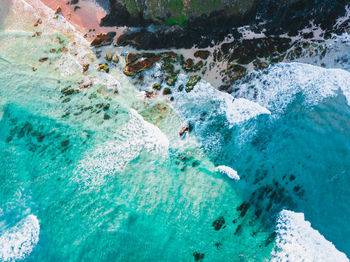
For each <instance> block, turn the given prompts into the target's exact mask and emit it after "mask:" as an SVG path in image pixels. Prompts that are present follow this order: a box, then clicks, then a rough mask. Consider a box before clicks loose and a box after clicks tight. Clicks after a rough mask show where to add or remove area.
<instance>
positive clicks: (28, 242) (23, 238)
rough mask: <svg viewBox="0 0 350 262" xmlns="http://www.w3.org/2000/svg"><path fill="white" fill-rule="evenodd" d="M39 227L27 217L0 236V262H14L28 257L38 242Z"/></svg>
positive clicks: (31, 217) (32, 217) (35, 220)
mask: <svg viewBox="0 0 350 262" xmlns="http://www.w3.org/2000/svg"><path fill="white" fill-rule="evenodd" d="M39 231H40V225H39V221H38V219H37V217H36V216H34V215H28V216H27V217H26V218H24V219H22V220H21V221H19V222H18V223H17V224H16V225H15V226H13V227H12V228H9V229H8V230H6V231H5V232H4V233H3V234H2V235H1V236H0V261H14V260H18V259H24V258H25V257H26V256H28V255H29V254H30V253H31V252H32V250H33V248H34V247H35V246H36V244H37V243H38V241H39Z"/></svg>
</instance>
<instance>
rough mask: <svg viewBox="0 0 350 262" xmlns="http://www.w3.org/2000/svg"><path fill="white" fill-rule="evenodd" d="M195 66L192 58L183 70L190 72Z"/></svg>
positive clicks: (186, 62) (187, 61) (184, 65)
mask: <svg viewBox="0 0 350 262" xmlns="http://www.w3.org/2000/svg"><path fill="white" fill-rule="evenodd" d="M193 65H194V63H193V60H192V59H191V58H188V59H187V60H186V61H185V63H184V64H183V69H184V70H185V71H187V72H190V71H192V67H193Z"/></svg>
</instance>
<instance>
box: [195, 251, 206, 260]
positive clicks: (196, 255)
mask: <svg viewBox="0 0 350 262" xmlns="http://www.w3.org/2000/svg"><path fill="white" fill-rule="evenodd" d="M193 256H194V261H200V260H203V259H204V257H205V255H204V254H202V253H199V252H194V253H193Z"/></svg>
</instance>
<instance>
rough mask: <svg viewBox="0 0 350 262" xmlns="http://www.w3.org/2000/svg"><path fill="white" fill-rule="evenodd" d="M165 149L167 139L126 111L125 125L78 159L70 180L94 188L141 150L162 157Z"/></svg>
mask: <svg viewBox="0 0 350 262" xmlns="http://www.w3.org/2000/svg"><path fill="white" fill-rule="evenodd" d="M168 149H169V140H168V138H167V136H166V135H165V134H164V133H163V132H162V131H161V130H160V129H159V128H158V127H156V126H154V125H152V124H151V123H148V122H147V121H145V120H144V119H143V117H142V116H141V115H139V114H138V113H137V112H136V111H135V110H134V109H130V120H129V122H128V123H127V124H126V125H125V126H124V128H123V129H122V130H121V131H119V132H118V134H117V136H116V137H115V138H114V139H112V140H110V141H107V142H105V143H103V144H102V145H100V146H98V147H97V149H95V150H94V151H93V153H92V154H91V155H89V156H87V157H86V158H84V159H82V161H81V162H80V164H79V165H78V168H77V169H76V170H75V175H76V176H75V178H74V180H76V181H77V182H80V183H83V184H85V185H90V186H98V185H101V184H103V183H104V181H105V179H106V178H107V177H108V176H113V175H114V174H115V173H118V172H121V171H123V170H124V168H125V166H126V165H127V164H128V163H129V162H130V161H131V160H133V159H135V158H136V157H138V156H139V154H140V153H141V151H142V150H146V151H147V152H150V153H153V154H157V155H160V156H166V155H167V153H168Z"/></svg>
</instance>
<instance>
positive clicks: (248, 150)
mask: <svg viewBox="0 0 350 262" xmlns="http://www.w3.org/2000/svg"><path fill="white" fill-rule="evenodd" d="M56 37H57V36H56V35H43V36H42V37H40V38H39V39H37V38H32V37H31V35H30V34H27V33H23V32H21V33H13V32H2V33H1V36H0V181H1V182H0V249H1V250H2V251H0V260H4V261H12V260H21V259H24V260H25V261H194V260H203V261H270V260H271V259H276V257H275V253H274V252H278V250H279V248H280V249H281V247H280V246H278V243H277V242H276V240H275V239H276V237H277V238H278V236H279V234H280V232H279V231H278V230H277V229H276V221H277V219H278V217H279V216H281V215H280V212H281V211H282V210H292V211H293V212H298V213H304V215H305V220H306V221H310V222H311V226H312V228H313V229H315V230H318V231H319V233H320V234H321V235H323V236H324V238H325V239H326V240H324V241H326V242H327V243H329V242H332V243H333V244H334V245H335V248H336V249H337V250H336V249H335V248H334V247H333V248H334V250H333V249H332V250H331V251H330V252H331V253H332V252H333V253H334V252H343V253H345V254H346V255H347V256H349V255H350V237H349V236H350V232H349V231H350V227H349V219H348V218H349V216H350V203H349V201H350V200H349V199H350V189H349V184H350V173H349V172H350V171H349V170H350V139H349V137H350V107H349V102H350V101H349V100H347V97H346V95H347V94H348V92H350V73H349V72H348V71H346V70H343V69H337V70H333V69H324V68H321V67H318V66H311V65H307V64H301V63H290V64H279V65H276V66H271V67H269V69H267V71H266V72H265V73H257V74H256V75H255V77H254V78H253V80H251V81H252V82H250V83H248V84H242V85H241V86H240V88H241V91H240V93H239V94H237V97H236V99H234V97H233V96H231V95H229V94H223V93H220V92H218V91H216V90H215V89H214V88H212V87H211V86H210V85H209V84H207V83H204V82H201V83H200V84H199V86H198V87H197V89H196V90H193V92H191V93H189V94H187V95H183V94H179V93H176V92H175V93H174V97H175V101H174V102H173V103H169V102H168V101H167V100H166V99H156V100H152V101H149V100H145V99H143V98H140V97H139V92H140V90H144V89H145V88H146V86H133V85H132V84H130V83H129V82H127V81H125V78H119V79H117V80H118V81H119V82H120V87H119V89H120V90H119V94H117V95H113V94H112V93H110V92H108V91H106V89H104V87H103V85H100V86H93V87H91V88H90V89H88V90H85V91H83V92H77V93H74V94H67V93H65V92H66V91H67V89H65V88H66V87H67V86H71V87H72V88H73V89H74V87H76V86H77V84H76V81H77V79H79V77H80V76H79V74H76V75H72V76H67V77H62V76H60V75H59V74H58V73H57V72H56V70H55V69H54V68H55V67H54V65H50V64H49V62H47V63H46V64H44V65H41V64H38V62H37V61H38V59H39V58H40V57H42V56H43V55H47V53H45V52H47V50H49V49H50V48H53V47H55V48H59V43H57V41H56V40H55V39H56ZM9 39H11V43H9ZM67 41H68V40H67ZM28 50H31V52H28ZM45 50H46V51H45ZM52 56H54V55H52ZM54 58H55V57H50V58H49V59H54ZM33 64H35V66H38V70H37V71H33V69H32V67H33ZM37 64H38V65H37ZM115 70H117V69H115ZM155 70H156V69H155ZM103 75H104V74H103V73H98V74H97V75H96V77H97V78H98V77H101V78H102V77H104V76H103ZM181 77H183V78H184V79H185V78H186V76H181ZM181 77H180V79H181ZM252 84H253V85H254V87H255V90H256V91H254V92H255V94H254V95H253V94H252V93H251V88H249V85H252ZM67 98H68V99H67ZM349 99H350V98H349ZM186 121H190V122H191V123H192V124H193V126H194V130H193V132H192V133H191V134H190V135H187V136H186V138H185V139H181V138H180V137H179V136H178V130H179V128H181V126H182V125H183V123H184V122H186ZM222 165H225V166H228V167H231V168H233V169H234V170H236V171H237V172H238V175H239V176H240V180H232V179H230V178H229V177H228V176H226V175H225V174H222V173H220V172H218V171H217V166H222ZM304 222H305V221H304ZM310 228H311V227H310ZM310 230H311V229H310ZM312 234H314V231H312ZM285 235H286V239H288V238H293V237H294V238H297V239H299V240H298V241H299V242H300V243H302V241H303V240H302V239H303V236H296V235H293V234H291V235H290V234H289V233H288V232H285ZM317 237H318V235H317ZM298 241H297V242H298ZM307 241H309V242H312V241H315V242H316V245H317V243H319V245H321V249H322V248H323V249H324V250H326V249H327V248H328V246H325V247H322V244H323V243H324V242H322V241H323V240H322V241H321V240H319V239H317V238H316V237H314V238H312V239H311V240H310V239H308V240H307ZM328 241H329V242H328ZM282 242H283V241H282ZM311 244H312V243H311ZM312 248H313V246H312V245H311V247H310V248H308V249H307V250H306V251H305V250H301V251H300V250H299V251H300V252H308V253H309V254H310V256H311V257H312V256H316V255H317V254H316V253H313V252H317V251H314V250H313V249H312ZM276 250H277V251H276ZM315 250H317V249H315ZM338 250H339V251H338ZM291 252H292V251H291ZM337 254H338V253H337ZM339 257H340V258H341V259H339V261H347V260H346V258H344V257H345V255H344V256H339ZM278 259H279V260H278ZM276 261H297V260H293V259H290V260H288V258H286V257H279V258H277V260H276ZM300 261H301V260H300ZM305 261H312V260H305ZM318 261H320V260H318ZM323 261H329V260H327V259H325V260H323ZM333 261H334V260H333Z"/></svg>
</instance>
